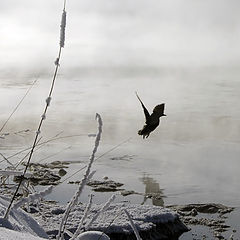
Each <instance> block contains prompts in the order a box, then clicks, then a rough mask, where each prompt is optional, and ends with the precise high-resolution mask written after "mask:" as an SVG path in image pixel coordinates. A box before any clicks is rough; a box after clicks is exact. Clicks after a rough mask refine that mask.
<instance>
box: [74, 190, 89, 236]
mask: <svg viewBox="0 0 240 240" xmlns="http://www.w3.org/2000/svg"><path fill="white" fill-rule="evenodd" d="M92 198H93V195H92V194H91V195H90V197H89V201H88V204H87V206H86V208H85V210H84V213H83V216H82V218H81V220H80V223H79V225H78V228H77V230H76V231H75V233H74V234H73V236H72V237H71V238H70V240H74V239H75V238H76V237H77V236H78V235H79V234H80V233H81V229H82V227H83V223H84V221H85V219H86V217H87V215H88V213H89V211H90V208H91V206H92Z"/></svg>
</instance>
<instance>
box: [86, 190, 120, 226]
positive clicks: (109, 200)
mask: <svg viewBox="0 0 240 240" xmlns="http://www.w3.org/2000/svg"><path fill="white" fill-rule="evenodd" d="M115 198H116V195H115V194H113V195H112V196H111V197H110V198H109V199H108V201H107V202H106V203H105V204H104V205H103V206H102V208H101V209H100V210H99V211H98V212H97V213H96V214H95V215H94V216H93V218H92V219H91V220H90V221H89V223H88V224H87V225H86V226H85V228H86V229H89V228H90V227H91V225H92V223H93V222H94V221H95V220H96V219H97V218H98V216H99V215H100V214H101V213H102V212H104V211H106V210H107V209H108V208H109V206H110V204H111V203H112V202H113V201H114V200H115Z"/></svg>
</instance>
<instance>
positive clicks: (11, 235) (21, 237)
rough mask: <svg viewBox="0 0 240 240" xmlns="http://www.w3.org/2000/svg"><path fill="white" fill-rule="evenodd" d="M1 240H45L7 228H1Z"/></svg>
mask: <svg viewBox="0 0 240 240" xmlns="http://www.w3.org/2000/svg"><path fill="white" fill-rule="evenodd" d="M0 240H44V238H40V237H35V236H33V235H32V234H30V233H23V232H18V231H13V230H9V229H7V228H3V227H1V228H0Z"/></svg>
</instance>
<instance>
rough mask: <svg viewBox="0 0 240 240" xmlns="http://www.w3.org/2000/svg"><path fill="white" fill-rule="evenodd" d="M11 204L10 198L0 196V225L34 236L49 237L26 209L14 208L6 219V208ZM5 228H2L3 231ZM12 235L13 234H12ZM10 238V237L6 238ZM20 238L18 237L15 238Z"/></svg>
mask: <svg viewBox="0 0 240 240" xmlns="http://www.w3.org/2000/svg"><path fill="white" fill-rule="evenodd" d="M8 205H9V199H7V198H5V197H0V215H1V216H0V226H1V227H4V228H8V229H10V230H15V231H17V232H21V233H30V234H32V235H34V236H38V237H42V238H48V235H47V234H46V233H45V231H44V230H43V228H42V227H40V225H39V224H38V223H37V222H36V221H35V220H34V219H33V218H32V217H31V216H30V215H29V214H28V213H26V212H25V211H23V210H22V209H20V208H19V209H15V208H12V209H11V211H10V214H9V216H8V219H4V218H3V215H4V213H5V210H6V208H7V207H8ZM4 228H0V229H1V232H2V230H3V229H4ZM9 233H11V232H9ZM6 234H7V233H6ZM10 235H11V234H10ZM4 239H9V238H4ZM15 239H18V238H15Z"/></svg>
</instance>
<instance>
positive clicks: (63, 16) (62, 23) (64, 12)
mask: <svg viewBox="0 0 240 240" xmlns="http://www.w3.org/2000/svg"><path fill="white" fill-rule="evenodd" d="M66 16H67V13H66V11H65V10H63V13H62V21H61V26H60V27H61V30H60V47H62V48H63V47H64V43H65V28H66Z"/></svg>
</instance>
